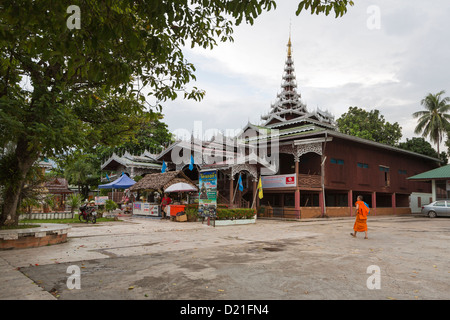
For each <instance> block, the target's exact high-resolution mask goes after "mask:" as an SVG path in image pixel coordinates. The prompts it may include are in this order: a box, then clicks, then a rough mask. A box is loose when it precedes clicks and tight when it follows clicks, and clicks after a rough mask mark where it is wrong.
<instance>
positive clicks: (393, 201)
mask: <svg viewBox="0 0 450 320" xmlns="http://www.w3.org/2000/svg"><path fill="white" fill-rule="evenodd" d="M396 207H397V205H396V202H395V192H394V193H393V194H392V209H393V211H394V214H396V211H397V210H396Z"/></svg>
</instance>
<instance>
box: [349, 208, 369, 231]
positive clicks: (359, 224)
mask: <svg viewBox="0 0 450 320" xmlns="http://www.w3.org/2000/svg"><path fill="white" fill-rule="evenodd" d="M356 205H359V206H358V211H357V212H356V221H355V225H354V226H353V230H355V231H356V232H363V231H367V215H368V214H369V208H368V207H367V206H366V204H365V203H364V202H363V201H357V202H356V204H355V206H356Z"/></svg>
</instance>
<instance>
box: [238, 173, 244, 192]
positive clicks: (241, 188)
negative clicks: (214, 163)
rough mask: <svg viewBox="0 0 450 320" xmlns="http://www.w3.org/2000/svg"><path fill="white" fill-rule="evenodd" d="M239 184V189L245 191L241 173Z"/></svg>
mask: <svg viewBox="0 0 450 320" xmlns="http://www.w3.org/2000/svg"><path fill="white" fill-rule="evenodd" d="M238 185H239V191H244V186H243V185H242V177H241V175H239V180H238Z"/></svg>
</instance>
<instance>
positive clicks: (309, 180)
mask: <svg viewBox="0 0 450 320" xmlns="http://www.w3.org/2000/svg"><path fill="white" fill-rule="evenodd" d="M298 185H299V186H300V187H303V188H321V187H322V176H320V175H311V174H299V175H298Z"/></svg>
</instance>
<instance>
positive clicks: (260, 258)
mask: <svg viewBox="0 0 450 320" xmlns="http://www.w3.org/2000/svg"><path fill="white" fill-rule="evenodd" d="M368 225H369V239H368V240H365V239H363V238H364V235H363V234H358V238H356V239H354V238H352V237H351V236H350V232H351V231H352V226H353V219H351V218H341V219H326V220H304V221H300V222H298V221H274V220H261V219H260V220H258V221H257V223H256V224H253V225H240V226H227V227H215V228H214V227H211V226H207V225H202V224H201V223H179V222H170V221H162V220H159V219H149V218H125V220H124V221H122V222H113V223H98V224H96V225H91V224H89V225H73V226H72V229H71V230H70V232H69V240H68V242H67V243H64V244H59V245H53V246H46V247H40V248H33V249H17V250H7V251H0V283H1V287H0V299H61V300H71V299H114V300H116V299H120V300H145V299H158V300H179V299H184V300H191V301H199V300H249V299H251V300H252V301H255V300H310V299H320V300H335V299H344V300H355V299H370V300H386V299H398V300H416V299H417V300H421V299H425V300H429V299H450V290H449V289H450V263H449V257H450V219H448V218H436V219H429V218H424V217H417V216H408V217H370V218H369V221H368ZM71 266H72V267H71ZM73 266H74V267H73ZM69 267H70V268H75V269H78V270H79V271H80V273H79V278H76V277H75V276H76V275H77V273H76V272H75V273H73V274H72V273H71V272H73V271H70V270H72V269H70V268H69ZM68 268H69V269H68ZM377 269H378V270H379V273H377V271H376V270H377ZM68 271H69V272H68ZM74 275H75V276H74ZM69 278H70V279H69ZM68 279H69V280H70V281H68ZM68 283H69V285H70V284H72V286H73V285H77V284H78V285H79V288H77V287H75V288H72V289H69V288H68Z"/></svg>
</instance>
